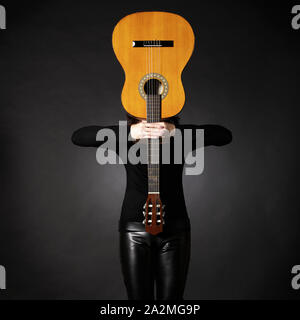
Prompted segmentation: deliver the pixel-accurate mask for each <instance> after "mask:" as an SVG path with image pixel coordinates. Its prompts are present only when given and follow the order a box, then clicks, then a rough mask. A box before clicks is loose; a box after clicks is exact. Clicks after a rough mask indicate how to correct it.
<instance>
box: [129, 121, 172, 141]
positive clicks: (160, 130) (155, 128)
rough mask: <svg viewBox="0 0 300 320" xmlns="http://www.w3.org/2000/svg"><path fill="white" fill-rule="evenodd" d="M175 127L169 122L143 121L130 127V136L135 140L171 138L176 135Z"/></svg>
mask: <svg viewBox="0 0 300 320" xmlns="http://www.w3.org/2000/svg"><path fill="white" fill-rule="evenodd" d="M174 129H175V125H174V124H172V123H169V122H153V123H149V122H147V121H146V120H142V121H141V122H139V123H136V124H133V125H131V127H130V134H131V136H132V138H134V139H136V140H137V139H144V138H153V139H155V138H159V137H169V136H171V135H174V133H175V130H174Z"/></svg>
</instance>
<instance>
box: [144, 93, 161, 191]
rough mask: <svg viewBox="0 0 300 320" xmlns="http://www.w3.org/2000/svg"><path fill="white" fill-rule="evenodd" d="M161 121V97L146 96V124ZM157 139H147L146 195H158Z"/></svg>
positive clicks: (157, 95) (156, 95)
mask: <svg viewBox="0 0 300 320" xmlns="http://www.w3.org/2000/svg"><path fill="white" fill-rule="evenodd" d="M160 121H161V96H160V95H159V94H149V95H147V122H160ZM159 148H160V143H159V139H151V138H149V139H148V148H147V152H148V193H159Z"/></svg>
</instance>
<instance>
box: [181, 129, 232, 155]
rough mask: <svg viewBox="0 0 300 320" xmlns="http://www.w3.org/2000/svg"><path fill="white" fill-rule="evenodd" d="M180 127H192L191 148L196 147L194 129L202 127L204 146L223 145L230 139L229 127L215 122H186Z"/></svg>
mask: <svg viewBox="0 0 300 320" xmlns="http://www.w3.org/2000/svg"><path fill="white" fill-rule="evenodd" d="M180 127H181V130H182V129H192V137H193V142H192V144H193V150H194V149H195V148H196V129H204V146H224V145H226V144H228V143H230V142H231V141H232V133H231V131H230V130H229V129H227V128H225V127H223V126H220V125H216V124H204V125H195V124H186V125H181V126H180Z"/></svg>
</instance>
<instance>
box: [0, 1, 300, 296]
mask: <svg viewBox="0 0 300 320" xmlns="http://www.w3.org/2000/svg"><path fill="white" fill-rule="evenodd" d="M1 4H5V5H6V9H7V30H4V31H3V30H0V55H1V56H0V57H1V60H0V66H1V74H0V76H1V89H0V90H1V92H0V93H1V96H0V105H1V135H0V139H1V171H2V174H1V186H2V188H1V216H0V264H2V265H4V266H5V267H6V270H7V290H6V291H0V298H4V299H17V298H26V299H37V298H40V299H41V298H45V299H50V298H55V299H75V298H77V299H126V293H125V287H124V285H123V280H122V277H121V269H120V263H119V256H118V231H117V221H118V219H119V214H120V209H121V203H122V200H123V196H124V188H125V170H124V168H123V166H122V165H118V166H116V165H106V166H100V165H99V164H97V162H96V158H95V157H96V149H93V148H79V147H77V146H74V145H73V144H72V143H71V140H70V137H71V134H72V132H73V131H74V130H75V129H77V128H79V127H81V126H85V125H92V124H99V125H109V124H116V123H117V121H118V120H119V119H124V112H123V108H122V105H121V102H120V93H121V89H122V84H123V81H124V74H123V71H122V69H121V67H120V65H119V64H118V62H117V60H116V58H115V56H114V53H113V50H112V46H111V35H112V31H113V27H114V25H115V24H116V23H117V22H118V21H119V19H121V18H122V17H123V16H125V15H127V14H129V13H132V12H136V11H146V10H163V11H171V12H175V13H179V14H180V15H182V16H183V17H185V18H186V19H187V20H188V21H189V22H190V23H191V25H192V27H193V29H194V32H195V36H196V44H195V50H194V53H193V56H192V58H191V60H190V62H189V64H188V66H187V68H186V69H185V71H184V73H183V83H184V87H185V91H186V97H187V99H186V104H185V107H184V109H183V112H182V113H181V120H182V122H183V123H197V124H206V123H214V124H221V125H224V126H225V127H227V128H229V129H230V130H232V133H233V141H232V143H231V144H230V145H227V146H224V147H209V148H207V149H206V150H205V171H204V173H203V174H202V175H200V176H185V177H184V188H185V196H186V203H187V207H188V211H189V215H190V219H191V222H192V255H191V262H190V269H189V275H188V280H187V285H186V291H185V298H186V299H262V298H299V297H300V292H298V291H294V290H293V289H292V288H291V278H292V275H291V268H292V266H293V265H295V264H300V255H299V254H300V250H299V249H300V245H299V237H298V232H299V221H300V218H299V203H298V192H297V191H298V181H299V180H298V177H297V176H296V170H297V164H298V161H299V159H298V139H297V138H298V135H297V133H298V132H297V131H298V128H297V124H298V118H297V116H298V114H299V112H298V107H299V80H298V79H299V78H298V77H299V72H300V70H299V69H300V68H299V53H300V50H299V49H300V48H299V40H300V30H299V31H295V30H292V28H291V23H290V20H291V17H292V15H291V5H290V4H288V3H287V2H286V1H281V2H277V3H276V2H274V1H273V2H270V3H266V2H263V1H259V2H258V1H257V2H253V1H248V2H247V1H242V2H241V1H235V2H232V1H197V2H196V1H195V2H188V1H184V2H182V3H181V4H178V3H175V2H166V1H163V2H160V3H159V5H157V6H155V5H154V3H153V2H152V4H151V5H150V4H148V3H142V2H136V3H133V2H126V1H123V2H120V3H117V2H109V1H107V2H105V3H103V2H101V1H80V2H75V1H73V2H71V1H69V2H67V1H25V2H24V3H23V4H18V3H17V2H16V1H15V2H14V1H9V3H5V2H3V1H2V3H1Z"/></svg>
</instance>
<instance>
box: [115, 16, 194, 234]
mask: <svg viewBox="0 0 300 320" xmlns="http://www.w3.org/2000/svg"><path fill="white" fill-rule="evenodd" d="M194 42H195V37H194V33H193V30H192V28H191V26H190V24H189V23H188V22H187V21H186V20H185V19H184V18H183V17H181V16H179V15H178V14H174V13H169V12H159V11H153V12H152V11H149V12H137V13H133V14H130V15H128V16H126V17H124V18H123V19H121V20H120V21H119V22H118V24H117V25H116V26H115V28H114V31H113V35H112V44H113V50H114V52H115V55H116V57H117V59H118V61H119V62H120V64H121V66H122V68H123V70H124V72H125V83H124V86H123V90H122V95H121V101H122V104H123V107H124V108H125V110H126V112H127V113H129V114H130V115H132V116H134V117H136V118H138V119H146V120H147V122H160V121H163V120H164V119H166V118H169V117H172V116H175V115H176V114H178V113H179V112H180V111H181V109H182V108H183V105H184V102H185V93H184V88H183V85H182V81H181V74H182V71H183V69H184V67H185V66H186V64H187V62H188V60H189V59H190V57H191V55H192V52H193V49H194ZM147 140H148V141H147V152H148V153H147V154H148V164H147V166H148V198H147V200H146V203H145V205H144V211H143V214H144V216H145V219H144V221H143V223H144V224H145V230H146V231H147V232H149V233H151V234H153V235H156V234H158V233H159V232H162V230H163V224H165V221H164V218H163V217H164V215H165V212H164V206H163V205H162V202H161V199H160V192H159V148H160V142H159V139H147Z"/></svg>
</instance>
